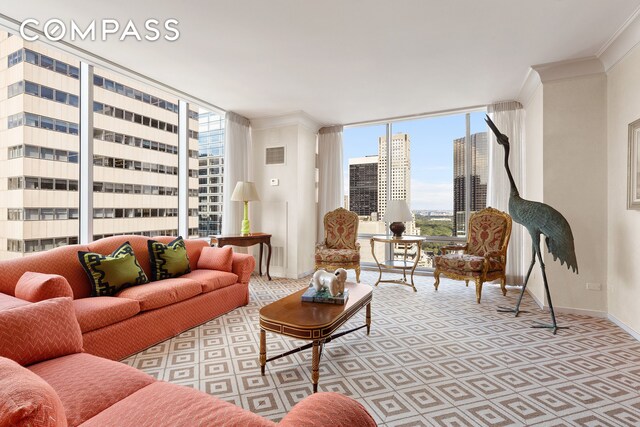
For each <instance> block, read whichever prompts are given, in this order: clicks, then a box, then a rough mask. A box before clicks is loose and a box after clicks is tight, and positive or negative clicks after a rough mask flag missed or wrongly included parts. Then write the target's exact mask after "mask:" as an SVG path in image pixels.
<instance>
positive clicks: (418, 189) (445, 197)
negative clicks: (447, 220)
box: [411, 179, 453, 210]
mask: <svg viewBox="0 0 640 427" xmlns="http://www.w3.org/2000/svg"><path fill="white" fill-rule="evenodd" d="M411 209H412V210H417V209H429V210H453V183H452V182H446V183H429V182H424V181H419V180H416V179H412V180H411Z"/></svg>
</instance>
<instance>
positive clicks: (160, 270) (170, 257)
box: [147, 237, 191, 281]
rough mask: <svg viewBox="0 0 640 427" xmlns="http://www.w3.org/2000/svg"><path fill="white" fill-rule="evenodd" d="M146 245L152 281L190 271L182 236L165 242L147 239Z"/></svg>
mask: <svg viewBox="0 0 640 427" xmlns="http://www.w3.org/2000/svg"><path fill="white" fill-rule="evenodd" d="M147 245H148V248H149V260H150V262H151V280H152V281H156V280H162V279H169V278H172V277H179V276H182V275H183V274H186V273H188V272H189V271H191V267H190V266H189V257H188V256H187V246H186V245H185V243H184V240H182V237H178V238H177V239H175V240H173V241H171V242H169V243H167V244H165V243H162V242H158V241H157V240H149V241H148V242H147Z"/></svg>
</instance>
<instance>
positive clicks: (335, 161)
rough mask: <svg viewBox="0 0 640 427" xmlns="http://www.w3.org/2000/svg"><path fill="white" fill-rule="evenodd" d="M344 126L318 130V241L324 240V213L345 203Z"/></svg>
mask: <svg viewBox="0 0 640 427" xmlns="http://www.w3.org/2000/svg"><path fill="white" fill-rule="evenodd" d="M342 129H343V128H342V126H332V127H325V128H322V129H320V131H319V132H318V242H321V241H323V240H324V225H323V223H322V221H323V219H324V214H326V213H327V212H330V211H332V210H334V209H336V208H338V207H340V206H342V203H343V188H342Z"/></svg>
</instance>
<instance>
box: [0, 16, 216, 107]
mask: <svg viewBox="0 0 640 427" xmlns="http://www.w3.org/2000/svg"><path fill="white" fill-rule="evenodd" d="M21 24H22V22H20V21H18V20H17V19H14V18H11V17H10V16H7V15H4V14H2V13H0V27H3V28H4V29H6V30H7V31H9V32H10V33H13V34H15V35H16V36H19V35H20V32H19V30H20V25H21ZM26 28H29V31H33V32H34V33H37V34H39V35H41V36H44V33H43V32H42V31H40V30H38V29H37V28H33V27H32V26H30V25H27V26H26ZM38 41H39V42H41V43H44V44H46V45H47V46H51V47H53V48H55V49H58V50H61V51H63V52H65V53H68V54H70V55H74V56H76V57H78V58H79V59H80V60H84V61H85V62H87V63H89V64H91V65H94V66H99V67H102V68H105V69H107V70H110V71H113V72H116V73H119V74H122V75H124V76H125V77H129V78H131V79H134V80H136V81H138V82H140V83H142V84H147V85H150V86H153V87H154V88H156V89H159V90H162V91H165V92H168V93H169V94H171V95H173V96H176V97H178V98H180V99H183V100H185V101H188V102H190V103H194V104H198V106H200V107H203V108H205V109H208V110H212V111H213V112H217V113H226V110H225V109H223V108H220V107H218V106H217V105H215V104H212V103H210V102H207V101H205V100H203V99H200V98H198V97H196V96H193V95H189V94H188V93H186V92H183V91H181V90H179V89H176V88H174V87H171V86H169V85H166V84H164V83H162V82H160V81H158V80H155V79H152V78H151V77H148V76H145V75H144V74H141V73H139V72H137V71H134V70H132V69H130V68H127V67H125V66H123V65H120V64H117V63H115V62H113V61H111V60H109V59H106V58H103V57H102V56H99V55H96V54H94V53H92V52H90V51H88V50H85V49H83V48H81V47H78V46H76V45H73V44H71V43H69V42H67V41H64V40H60V41H57V42H52V41H49V40H48V39H47V38H46V37H41V38H40V39H39V40H38Z"/></svg>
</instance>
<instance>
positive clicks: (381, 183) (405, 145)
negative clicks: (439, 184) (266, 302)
mask: <svg viewBox="0 0 640 427" xmlns="http://www.w3.org/2000/svg"><path fill="white" fill-rule="evenodd" d="M378 158H379V162H378V164H379V166H378V218H380V219H382V218H384V213H385V210H386V207H387V173H388V171H387V137H386V136H381V137H379V138H378ZM389 170H390V171H391V197H389V199H391V200H406V201H407V204H408V205H409V207H410V208H411V138H409V135H408V134H406V133H396V134H394V135H392V137H391V165H390V168H389Z"/></svg>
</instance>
